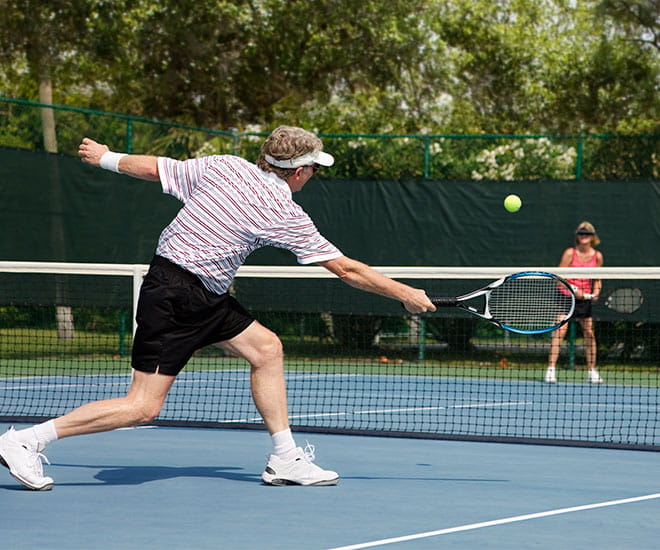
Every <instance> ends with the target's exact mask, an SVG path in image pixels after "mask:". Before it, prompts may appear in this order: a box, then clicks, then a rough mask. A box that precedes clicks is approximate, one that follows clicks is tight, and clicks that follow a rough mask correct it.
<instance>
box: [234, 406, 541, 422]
mask: <svg viewBox="0 0 660 550" xmlns="http://www.w3.org/2000/svg"><path fill="white" fill-rule="evenodd" d="M533 404H534V403H533V402H531V401H508V402H501V403H497V402H496V403H470V404H467V405H450V406H448V407H445V406H440V405H438V406H435V407H407V408H401V409H373V410H365V411H338V412H327V413H307V414H290V415H289V420H293V419H296V418H323V417H336V416H350V415H353V414H355V415H358V414H386V413H396V412H416V411H444V410H449V409H468V408H469V409H476V408H487V407H515V406H518V405H533ZM259 420H261V417H255V418H235V419H233V420H222V421H221V422H254V421H259Z"/></svg>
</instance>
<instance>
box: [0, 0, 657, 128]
mask: <svg viewBox="0 0 660 550" xmlns="http://www.w3.org/2000/svg"><path fill="white" fill-rule="evenodd" d="M659 11H660V8H659V7H658V3H657V2H655V1H654V0H573V1H568V0H538V1H536V2H527V1H525V0H405V1H404V0H388V1H385V0H364V1H362V2H353V1H350V0H333V1H332V2H318V1H313V0H195V1H193V0H132V1H131V2H128V1H127V0H113V1H111V0H77V1H76V2H64V1H63V0H50V1H47V0H22V1H18V0H0V67H1V68H2V71H0V93H1V94H2V95H5V96H11V97H23V98H26V99H36V89H37V79H38V72H39V67H43V66H48V67H49V68H50V70H51V76H52V79H53V82H54V85H55V88H54V101H55V102H56V103H62V104H70V105H76V106H82V107H92V108H98V109H104V110H111V111H119V112H128V113H130V114H133V115H138V116H145V117H149V118H159V119H166V120H170V121H175V122H181V123H187V124H194V125H202V126H209V127H216V128H224V129H229V128H232V127H236V128H245V127H247V126H249V125H254V124H257V125H261V126H262V127H271V126H272V125H274V124H278V123H283V122H287V123H298V124H304V125H306V126H310V127H315V128H317V129H318V130H320V131H323V132H326V133H330V132H335V133H337V132H394V133H396V132H399V133H406V132H407V133H425V132H431V133H482V132H483V133H588V132H596V133H598V132H601V133H602V132H621V133H634V132H653V131H657V126H656V125H657V120H659V119H660V100H659V99H658V97H659V94H658V93H657V86H658V76H659V67H660V63H659V56H658V52H659V48H658V32H659V31H658V29H659V24H658V18H659Z"/></svg>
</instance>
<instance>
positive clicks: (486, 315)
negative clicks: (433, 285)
mask: <svg viewBox="0 0 660 550" xmlns="http://www.w3.org/2000/svg"><path fill="white" fill-rule="evenodd" d="M520 277H546V278H549V279H553V280H555V281H557V283H559V284H561V285H563V287H564V288H565V290H566V293H567V295H568V296H570V298H571V306H570V310H569V312H568V314H567V315H565V318H564V319H562V320H561V321H560V322H559V323H556V324H555V325H553V326H550V327H546V328H542V329H520V328H517V327H512V326H510V325H507V324H506V323H504V322H502V321H499V320H497V319H495V318H493V316H492V314H491V313H490V310H489V307H488V299H489V297H490V294H491V292H492V291H493V290H494V289H496V288H497V287H499V286H501V285H503V284H504V283H505V282H506V281H509V280H512V279H517V278H520ZM479 296H485V305H484V310H483V312H480V311H479V310H478V309H477V308H475V307H473V306H471V305H469V304H467V303H465V302H466V301H468V300H473V299H474V298H478V297H479ZM431 302H433V304H434V305H435V306H439V307H452V306H454V307H458V308H460V309H463V310H465V311H468V312H469V313H471V314H472V315H476V316H477V317H480V318H481V319H485V320H486V321H489V322H491V323H493V324H495V325H497V326H498V327H500V328H502V329H504V330H507V331H509V332H513V333H515V334H545V333H547V332H552V331H554V330H557V329H558V328H559V327H561V326H563V325H565V324H566V323H567V322H568V321H569V320H570V319H571V317H573V313H574V311H575V292H573V289H572V288H571V285H570V284H569V283H568V282H567V281H566V280H564V279H563V278H561V277H559V276H558V275H555V274H554V273H548V272H546V271H521V272H518V273H512V274H511V275H507V276H506V277H502V278H500V279H497V280H496V281H493V282H492V283H490V284H488V285H486V286H485V287H482V288H480V289H477V290H473V291H472V292H468V293H467V294H462V295H461V296H456V297H455V298H449V297H437V298H431Z"/></svg>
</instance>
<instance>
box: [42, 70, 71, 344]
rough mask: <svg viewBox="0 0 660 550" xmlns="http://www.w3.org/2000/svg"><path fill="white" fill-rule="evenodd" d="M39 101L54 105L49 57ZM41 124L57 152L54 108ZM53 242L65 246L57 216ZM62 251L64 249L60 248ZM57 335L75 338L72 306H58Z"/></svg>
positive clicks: (47, 145) (56, 175)
mask: <svg viewBox="0 0 660 550" xmlns="http://www.w3.org/2000/svg"><path fill="white" fill-rule="evenodd" d="M39 103H43V104H45V105H52V103H53V82H52V80H51V77H50V66H49V63H48V60H47V59H44V58H42V59H41V60H40V62H39ZM41 125H42V130H43V138H44V148H45V149H46V151H48V152H49V153H57V133H56V132H55V112H54V110H53V109H49V108H47V107H42V109H41ZM53 183H54V185H53V196H54V199H55V201H54V202H55V203H56V204H57V203H59V202H60V197H61V188H60V181H59V171H56V172H55V173H54V174H53ZM52 237H53V242H54V243H55V246H56V248H58V249H59V248H63V247H64V231H63V228H62V220H61V219H59V218H57V217H55V218H54V219H53V235H52ZM59 251H60V252H62V250H59ZM55 284H56V285H57V287H58V288H57V291H56V295H57V296H58V297H59V296H60V295H61V294H62V292H61V289H60V288H59V287H60V286H61V285H62V281H56V283H55ZM55 317H56V320H57V337H58V338H59V339H60V340H73V338H74V336H75V327H74V323H73V312H72V311H71V307H70V306H63V305H59V302H58V305H57V306H56V314H55Z"/></svg>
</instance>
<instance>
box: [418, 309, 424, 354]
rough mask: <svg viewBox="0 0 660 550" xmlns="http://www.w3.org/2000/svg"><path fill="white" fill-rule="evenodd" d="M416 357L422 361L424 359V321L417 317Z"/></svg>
mask: <svg viewBox="0 0 660 550" xmlns="http://www.w3.org/2000/svg"><path fill="white" fill-rule="evenodd" d="M417 359H418V360H419V361H424V360H425V359H426V321H425V320H424V318H423V317H419V324H418V332H417Z"/></svg>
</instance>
